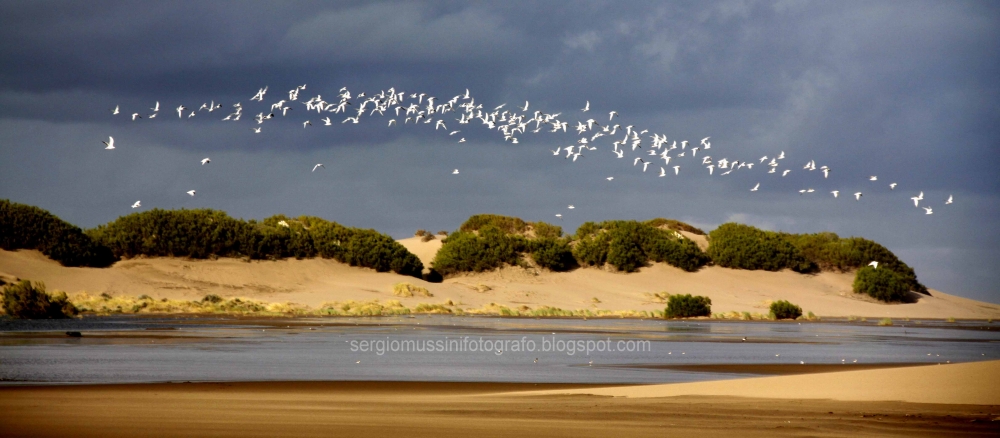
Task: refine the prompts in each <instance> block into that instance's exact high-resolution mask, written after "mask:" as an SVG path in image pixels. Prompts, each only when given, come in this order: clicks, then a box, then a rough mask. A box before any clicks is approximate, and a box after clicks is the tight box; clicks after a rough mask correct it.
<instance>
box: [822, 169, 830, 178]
mask: <svg viewBox="0 0 1000 438" xmlns="http://www.w3.org/2000/svg"><path fill="white" fill-rule="evenodd" d="M829 177H830V168H829V167H827V168H825V169H823V178H829Z"/></svg>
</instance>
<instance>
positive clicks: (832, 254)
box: [781, 233, 927, 294]
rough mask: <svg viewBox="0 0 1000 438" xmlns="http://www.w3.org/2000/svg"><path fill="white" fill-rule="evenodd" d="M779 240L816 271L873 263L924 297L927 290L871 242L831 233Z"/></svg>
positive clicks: (907, 270)
mask: <svg viewBox="0 0 1000 438" xmlns="http://www.w3.org/2000/svg"><path fill="white" fill-rule="evenodd" d="M781 236H782V237H783V238H784V239H785V240H788V241H789V242H790V243H791V244H792V245H795V247H796V248H798V249H799V251H800V252H801V253H802V255H803V256H804V257H805V258H806V259H808V260H810V261H811V262H813V263H814V264H816V265H817V266H818V267H819V268H820V269H823V270H838V271H840V272H845V271H850V270H852V269H858V268H861V267H864V266H867V265H868V264H869V263H871V261H872V260H875V261H877V262H878V263H879V265H878V267H879V269H883V268H885V269H888V270H890V271H894V272H895V273H897V274H899V275H901V276H902V277H903V279H904V280H905V282H906V284H907V287H909V289H910V290H913V291H916V292H920V293H925V294H926V293H927V287H925V286H924V285H922V284H920V282H918V281H917V275H916V273H914V272H913V268H911V267H909V266H907V265H906V263H903V262H902V261H901V260H899V258H897V257H896V255H895V254H893V253H892V251H889V249H887V248H886V247H884V246H882V245H879V244H878V243H876V242H873V241H871V240H867V239H862V238H860V237H851V238H847V239H841V238H840V237H839V236H837V235H836V234H834V233H816V234H781Z"/></svg>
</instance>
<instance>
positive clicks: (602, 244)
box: [573, 221, 709, 272]
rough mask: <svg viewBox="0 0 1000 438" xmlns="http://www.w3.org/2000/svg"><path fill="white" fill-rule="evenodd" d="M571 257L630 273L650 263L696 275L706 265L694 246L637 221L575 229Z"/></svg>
mask: <svg viewBox="0 0 1000 438" xmlns="http://www.w3.org/2000/svg"><path fill="white" fill-rule="evenodd" d="M573 256H574V257H575V258H576V259H577V261H578V262H580V263H581V264H585V265H589V266H602V265H604V264H605V263H607V264H609V265H611V266H613V267H615V269H617V270H619V271H625V272H634V271H636V270H637V269H639V268H640V267H643V266H646V264H647V263H648V262H650V261H654V262H666V263H668V264H670V265H672V266H676V267H678V268H681V269H684V270H686V271H696V270H698V269H699V268H701V267H702V266H703V265H705V263H707V262H708V260H709V259H708V256H707V255H705V253H704V252H702V251H701V249H699V248H698V245H697V244H695V243H694V242H693V241H691V240H689V239H686V238H684V237H683V236H680V235H679V234H677V233H676V232H674V231H668V230H663V229H659V228H655V227H653V226H651V225H648V224H645V223H641V222H637V221H606V222H601V223H594V222H586V223H584V224H583V225H581V226H580V228H578V229H577V232H576V246H575V247H574V248H573Z"/></svg>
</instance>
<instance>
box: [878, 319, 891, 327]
mask: <svg viewBox="0 0 1000 438" xmlns="http://www.w3.org/2000/svg"><path fill="white" fill-rule="evenodd" d="M878 325H881V326H889V325H892V318H882V319H880V320H879V321H878Z"/></svg>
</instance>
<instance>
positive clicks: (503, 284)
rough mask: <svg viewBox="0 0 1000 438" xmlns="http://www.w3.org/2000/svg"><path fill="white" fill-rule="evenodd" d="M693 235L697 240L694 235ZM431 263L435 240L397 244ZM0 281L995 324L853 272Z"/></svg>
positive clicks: (323, 271) (274, 264)
mask: <svg viewBox="0 0 1000 438" xmlns="http://www.w3.org/2000/svg"><path fill="white" fill-rule="evenodd" d="M696 237H697V236H696ZM400 243H402V244H403V245H404V246H406V247H407V248H408V249H409V250H410V251H411V252H413V253H414V254H415V255H417V256H419V257H420V258H421V260H422V261H423V263H424V264H425V266H429V265H430V261H431V260H432V259H433V256H434V254H435V253H436V251H437V250H438V249H439V248H440V246H441V242H440V240H437V239H435V240H431V241H429V242H421V241H420V239H419V238H409V239H402V240H400ZM0 276H2V277H3V278H6V279H8V280H10V279H13V278H23V279H31V280H35V281H44V282H45V284H46V285H47V287H48V288H49V290H62V291H65V292H67V293H69V294H71V295H72V294H74V293H79V292H87V293H88V294H91V295H100V294H102V293H108V294H111V295H115V296H119V295H125V296H132V297H136V296H139V295H143V294H145V295H149V296H151V297H153V298H155V299H160V298H169V299H181V300H199V299H201V298H202V297H204V296H205V295H206V294H216V295H219V296H222V297H225V298H229V297H243V298H251V299H255V300H261V301H267V302H292V303H297V304H302V305H307V306H311V307H318V306H320V305H321V304H323V303H326V302H334V301H336V302H344V301H347V300H355V301H370V300H376V299H378V300H383V301H384V300H392V299H398V300H400V301H401V302H402V304H403V305H404V306H407V307H410V308H414V307H416V306H417V305H418V304H421V303H427V304H438V303H444V302H446V301H448V300H451V301H452V302H453V303H455V307H457V308H461V309H478V308H482V307H484V306H488V305H490V304H491V303H496V304H499V305H503V306H507V307H509V308H512V309H514V308H522V307H528V308H531V309H536V308H539V307H542V306H551V307H557V308H560V309H564V310H581V309H588V310H591V311H597V310H609V311H648V312H651V311H662V310H663V308H664V306H665V304H664V302H663V300H662V299H660V298H657V297H656V296H654V295H653V294H655V293H662V292H666V293H670V294H694V295H704V296H708V297H709V298H711V299H712V311H713V312H715V313H723V312H740V313H742V312H749V313H751V314H762V315H767V313H768V306H769V305H770V303H771V302H772V301H775V300H788V301H791V302H793V303H795V304H797V305H799V306H801V307H802V309H803V311H804V312H810V311H811V312H813V313H815V314H816V315H819V316H826V317H849V316H858V317H868V318H886V317H888V318H939V319H945V318H959V319H961V318H968V319H973V318H974V319H989V318H1000V305H997V304H991V303H984V302H980V301H974V300H969V299H965V298H961V297H958V296H954V295H949V294H947V293H944V292H941V291H937V290H931V295H930V296H925V295H918V294H912V295H913V296H914V297H916V298H917V301H916V302H914V303H907V304H883V303H879V302H874V301H873V300H870V299H866V298H862V297H859V296H858V295H857V294H854V293H853V292H852V291H851V284H852V282H853V280H854V274H853V273H850V272H848V273H838V272H822V273H819V274H815V275H803V274H798V273H795V272H791V271H787V270H786V271H781V272H767V271H744V270H736V269H727V268H721V267H717V266H708V267H705V268H702V269H700V270H699V271H697V272H685V271H683V270H681V269H678V268H675V267H672V266H669V265H666V264H661V263H658V264H654V265H652V266H649V267H646V268H643V269H641V270H640V271H639V272H637V273H632V274H621V273H615V272H608V271H604V270H600V269H592V268H586V269H576V270H574V271H571V272H563V273H556V272H549V271H544V270H526V269H522V268H506V269H501V270H497V271H493V272H485V273H480V274H468V275H463V276H457V277H452V278H448V279H446V280H445V281H444V282H443V283H428V282H425V281H423V280H420V279H416V278H413V277H406V276H401V275H396V274H392V273H379V272H375V271H373V270H370V269H364V268H356V267H351V266H348V265H345V264H343V263H339V262H336V261H333V260H327V259H306V260H294V259H289V260H279V261H253V262H245V261H242V260H239V259H227V258H221V259H218V260H188V259H180V258H136V259H130V260H123V261H120V262H118V263H116V264H114V265H113V266H111V267H110V268H104V269H97V268H67V267H64V266H61V265H59V264H58V263H56V262H54V261H52V260H50V259H49V258H47V257H45V256H44V255H42V254H41V253H39V252H38V251H30V250H21V251H3V250H0ZM401 282H407V283H412V284H414V285H416V286H420V287H424V288H426V289H428V290H429V291H430V292H431V294H433V297H423V296H414V297H406V298H402V297H398V296H395V295H393V293H392V287H393V285H394V284H396V283H401Z"/></svg>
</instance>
